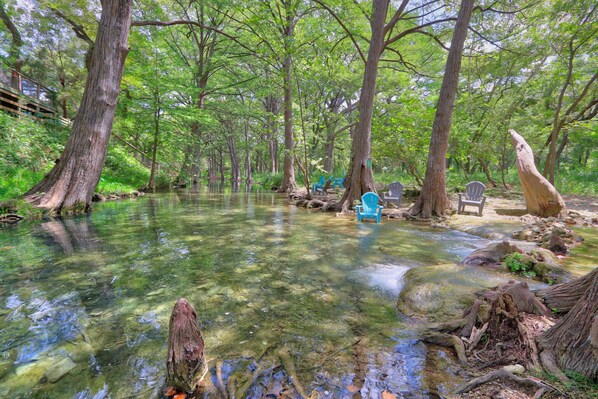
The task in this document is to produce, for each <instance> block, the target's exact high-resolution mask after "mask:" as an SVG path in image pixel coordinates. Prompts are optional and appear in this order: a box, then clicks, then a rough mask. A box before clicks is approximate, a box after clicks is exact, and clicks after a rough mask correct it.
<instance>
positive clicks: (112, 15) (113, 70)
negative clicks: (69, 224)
mask: <svg viewBox="0 0 598 399" xmlns="http://www.w3.org/2000/svg"><path fill="white" fill-rule="evenodd" d="M130 25H131V0H120V1H117V0H104V1H102V16H101V18H100V23H99V27H98V33H97V37H96V44H95V46H94V49H93V57H92V62H91V66H90V69H89V74H88V76H87V83H86V85H85V91H84V93H83V99H82V100H81V106H80V108H79V112H78V113H77V116H76V118H75V120H74V122H73V131H72V133H71V135H70V137H69V140H68V142H67V144H66V147H65V149H64V152H63V153H62V155H61V157H60V159H59V161H58V162H57V164H56V165H55V166H54V168H53V169H52V170H51V171H50V173H49V174H48V175H46V176H45V177H44V178H43V179H42V181H41V182H39V183H38V184H36V185H35V186H34V187H33V188H32V189H31V190H29V191H28V192H27V193H26V194H25V198H26V200H27V201H29V202H32V203H34V204H35V205H37V206H38V207H40V208H44V209H48V210H51V211H54V212H56V213H60V212H61V210H62V209H63V208H70V207H74V206H76V205H83V206H85V209H86V210H89V209H91V197H92V196H93V192H94V190H95V187H96V185H97V184H98V181H99V180H100V175H101V173H102V167H103V166H104V160H105V158H106V149H107V146H108V140H109V138H110V133H111V130H112V122H113V120H114V112H115V109H116V103H117V100H118V91H119V88H120V81H121V79H122V74H123V69H124V63H125V58H126V56H127V52H128V45H127V40H128V37H129V27H130Z"/></svg>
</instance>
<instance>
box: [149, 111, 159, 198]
mask: <svg viewBox="0 0 598 399" xmlns="http://www.w3.org/2000/svg"><path fill="white" fill-rule="evenodd" d="M158 101H159V100H158ZM154 124H155V126H154V128H155V131H154V145H153V147H152V169H151V172H150V178H149V184H148V187H149V189H150V190H152V192H155V191H156V153H157V152H158V135H159V133H160V108H159V107H158V110H157V112H156V115H155V116H154Z"/></svg>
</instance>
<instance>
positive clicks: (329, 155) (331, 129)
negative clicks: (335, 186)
mask: <svg viewBox="0 0 598 399" xmlns="http://www.w3.org/2000/svg"><path fill="white" fill-rule="evenodd" d="M335 133H336V126H335V124H333V123H332V122H331V121H326V148H325V151H326V154H325V157H324V170H325V171H326V173H332V167H333V163H332V160H333V157H334V140H335V139H336V134H335Z"/></svg>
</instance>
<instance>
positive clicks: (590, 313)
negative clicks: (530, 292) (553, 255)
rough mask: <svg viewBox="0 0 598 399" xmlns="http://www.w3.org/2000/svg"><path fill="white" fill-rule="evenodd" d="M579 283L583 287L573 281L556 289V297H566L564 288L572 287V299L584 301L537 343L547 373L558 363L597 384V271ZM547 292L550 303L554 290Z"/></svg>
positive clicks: (559, 365)
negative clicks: (553, 363) (563, 295)
mask: <svg viewBox="0 0 598 399" xmlns="http://www.w3.org/2000/svg"><path fill="white" fill-rule="evenodd" d="M579 280H581V281H582V282H583V284H577V283H576V282H575V281H573V282H571V283H568V284H561V285H559V286H555V287H554V293H555V295H556V296H557V297H559V296H561V295H562V293H563V287H561V286H566V287H571V289H572V291H571V295H573V296H578V297H579V295H581V298H580V299H579V300H578V301H577V303H576V304H575V305H574V306H573V307H572V308H571V310H570V311H569V312H568V313H567V314H566V315H565V316H564V317H563V318H562V319H560V320H559V321H558V322H557V324H555V325H554V326H553V327H552V328H551V329H549V330H548V331H546V332H545V333H544V334H542V335H541V336H540V337H539V339H538V343H539V346H540V349H542V351H543V353H542V357H541V358H542V360H543V361H544V362H545V364H544V365H545V367H546V368H547V369H550V366H551V365H552V364H550V362H554V361H556V365H557V366H558V367H559V368H560V369H561V370H570V371H575V372H577V373H580V374H583V375H584V376H585V377H586V378H588V379H590V380H592V381H598V268H596V269H594V270H593V271H592V272H590V273H589V274H588V275H587V276H585V277H582V278H581V279H579ZM566 287H565V288H566ZM580 289H584V290H583V291H580ZM545 291H546V292H545V293H544V297H545V298H547V299H548V300H550V299H551V297H552V294H551V289H550V288H549V289H547V290H545ZM546 362H549V364H546Z"/></svg>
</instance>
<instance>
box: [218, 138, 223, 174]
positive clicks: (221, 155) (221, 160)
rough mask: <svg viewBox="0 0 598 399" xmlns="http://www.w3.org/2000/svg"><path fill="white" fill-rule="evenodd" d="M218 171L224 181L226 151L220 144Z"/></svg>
mask: <svg viewBox="0 0 598 399" xmlns="http://www.w3.org/2000/svg"><path fill="white" fill-rule="evenodd" d="M218 160H219V163H218V171H219V172H220V181H224V151H223V150H222V146H221V145H220V146H218Z"/></svg>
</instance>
